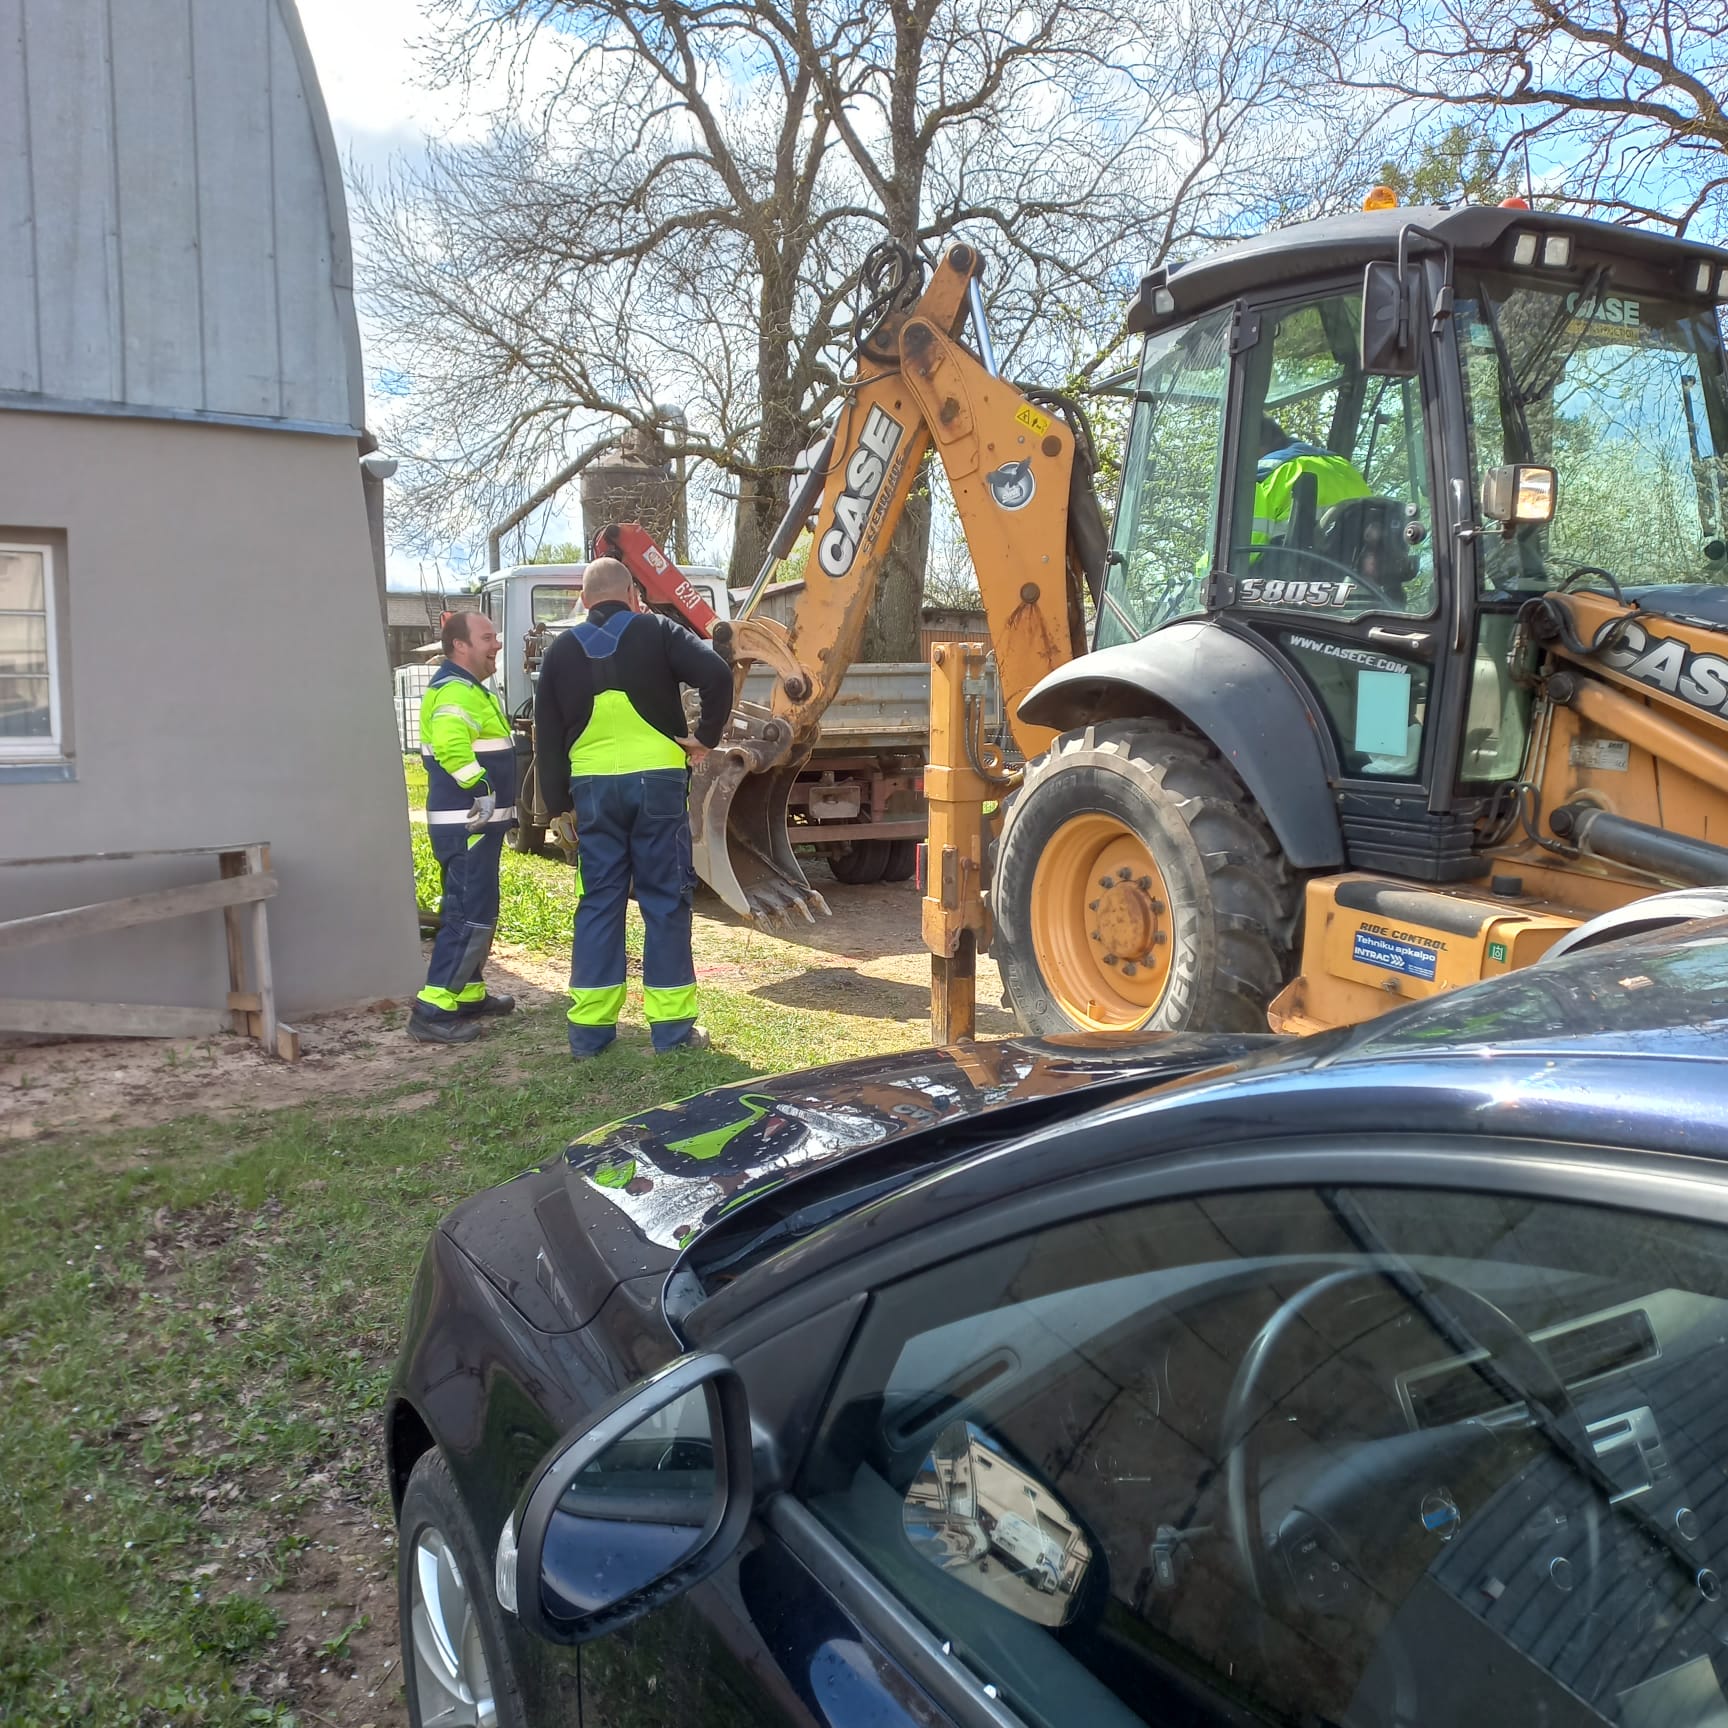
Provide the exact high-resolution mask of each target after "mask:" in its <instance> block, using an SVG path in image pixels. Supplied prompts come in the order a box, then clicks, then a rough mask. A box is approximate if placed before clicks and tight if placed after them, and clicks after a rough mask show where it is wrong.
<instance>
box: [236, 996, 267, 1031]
mask: <svg viewBox="0 0 1728 1728" xmlns="http://www.w3.org/2000/svg"><path fill="white" fill-rule="evenodd" d="M263 1008H264V998H263V997H262V996H260V995H259V994H258V992H257V991H256V990H230V991H229V992H228V1011H229V1013H231V1014H258V1013H261V1012H262V1011H263ZM235 1030H236V1031H238V1030H239V1028H238V1027H236V1028H235Z"/></svg>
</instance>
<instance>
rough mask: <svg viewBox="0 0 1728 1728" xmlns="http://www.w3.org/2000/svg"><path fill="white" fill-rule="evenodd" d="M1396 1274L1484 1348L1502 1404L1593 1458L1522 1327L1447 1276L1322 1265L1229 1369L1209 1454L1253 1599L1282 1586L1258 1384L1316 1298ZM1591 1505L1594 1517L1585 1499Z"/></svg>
mask: <svg viewBox="0 0 1728 1728" xmlns="http://www.w3.org/2000/svg"><path fill="white" fill-rule="evenodd" d="M1406 1279H1408V1280H1409V1281H1410V1282H1412V1283H1413V1284H1414V1285H1415V1286H1416V1289H1415V1291H1414V1293H1412V1294H1410V1295H1406V1296H1405V1300H1406V1302H1408V1303H1411V1304H1412V1305H1414V1306H1419V1307H1422V1308H1425V1309H1427V1310H1428V1311H1429V1313H1430V1315H1431V1316H1432V1317H1437V1318H1438V1319H1439V1321H1440V1323H1441V1327H1442V1330H1443V1331H1445V1332H1448V1333H1450V1334H1451V1336H1449V1337H1448V1338H1447V1342H1448V1344H1450V1345H1451V1346H1452V1347H1453V1348H1454V1349H1455V1351H1456V1352H1457V1353H1458V1354H1460V1355H1462V1354H1464V1353H1465V1352H1466V1351H1469V1350H1472V1349H1482V1350H1486V1351H1487V1352H1488V1355H1489V1358H1490V1363H1491V1367H1492V1370H1493V1372H1494V1374H1495V1375H1496V1376H1497V1377H1498V1378H1499V1379H1500V1380H1501V1381H1502V1382H1503V1383H1504V1386H1505V1389H1506V1392H1507V1402H1508V1403H1513V1402H1517V1401H1523V1402H1524V1403H1526V1404H1527V1405H1529V1406H1530V1408H1531V1410H1532V1413H1533V1414H1535V1415H1536V1417H1537V1422H1538V1425H1539V1426H1542V1427H1545V1428H1546V1429H1547V1430H1548V1432H1549V1433H1550V1435H1552V1436H1554V1437H1555V1438H1556V1439H1557V1440H1558V1442H1559V1443H1560V1445H1561V1446H1563V1447H1564V1448H1566V1449H1567V1450H1575V1451H1576V1452H1578V1453H1581V1454H1582V1455H1583V1456H1584V1457H1586V1458H1590V1457H1593V1456H1594V1454H1593V1452H1592V1449H1591V1445H1590V1439H1589V1436H1588V1434H1587V1433H1586V1432H1585V1427H1584V1420H1583V1418H1582V1416H1580V1415H1579V1413H1578V1407H1577V1406H1576V1405H1575V1404H1574V1403H1573V1401H1572V1394H1571V1393H1570V1392H1569V1391H1567V1389H1566V1383H1565V1381H1564V1380H1562V1379H1561V1378H1560V1376H1559V1375H1558V1374H1557V1373H1556V1372H1555V1370H1554V1367H1553V1365H1552V1363H1550V1362H1549V1360H1548V1358H1547V1357H1546V1356H1545V1355H1543V1353H1542V1352H1541V1351H1540V1350H1539V1349H1538V1348H1537V1347H1536V1345H1535V1344H1534V1343H1532V1342H1531V1339H1530V1336H1529V1334H1528V1333H1526V1332H1525V1331H1524V1330H1523V1328H1522V1327H1520V1326H1519V1325H1518V1323H1517V1322H1516V1321H1515V1320H1513V1319H1512V1317H1511V1316H1510V1315H1509V1314H1507V1313H1506V1312H1505V1311H1504V1310H1503V1309H1501V1308H1498V1307H1496V1306H1495V1305H1494V1303H1492V1302H1490V1301H1489V1300H1488V1299H1487V1298H1486V1297H1485V1296H1479V1295H1477V1293H1476V1292H1475V1291H1473V1290H1467V1289H1465V1288H1464V1287H1463V1286H1462V1285H1459V1284H1454V1283H1452V1282H1451V1281H1450V1280H1449V1279H1444V1278H1436V1277H1431V1276H1426V1275H1424V1276H1422V1277H1420V1278H1418V1277H1417V1276H1416V1274H1414V1273H1412V1272H1408V1271H1404V1270H1402V1269H1400V1270H1398V1271H1393V1270H1391V1269H1381V1268H1375V1267H1353V1268H1349V1269H1347V1270H1344V1271H1335V1272H1329V1273H1327V1274H1326V1275H1325V1276H1323V1277H1320V1278H1316V1279H1315V1280H1314V1281H1313V1282H1312V1283H1310V1284H1307V1285H1305V1286H1304V1287H1303V1288H1302V1289H1301V1290H1298V1291H1297V1292H1296V1294H1295V1295H1293V1296H1291V1297H1290V1298H1288V1299H1287V1300H1286V1301H1285V1302H1284V1303H1282V1304H1281V1305H1280V1306H1279V1308H1278V1309H1277V1311H1276V1312H1275V1313H1274V1314H1273V1315H1272V1317H1271V1318H1270V1319H1269V1320H1268V1321H1267V1322H1266V1324H1265V1325H1264V1326H1262V1327H1261V1328H1260V1330H1259V1332H1258V1333H1257V1334H1256V1335H1255V1338H1254V1341H1253V1343H1252V1344H1250V1345H1249V1347H1248V1350H1247V1353H1246V1354H1245V1355H1244V1356H1243V1358H1242V1361H1241V1364H1240V1366H1239V1367H1238V1368H1237V1370H1236V1377H1235V1380H1234V1381H1233V1383H1232V1384H1231V1387H1230V1396H1229V1398H1228V1399H1227V1400H1226V1402H1225V1406H1224V1417H1223V1421H1222V1423H1221V1425H1220V1430H1219V1439H1218V1456H1219V1457H1220V1458H1221V1459H1223V1460H1224V1461H1225V1466H1226V1471H1227V1521H1228V1525H1229V1531H1230V1539H1231V1541H1232V1543H1233V1545H1234V1547H1235V1549H1236V1553H1237V1555H1238V1557H1239V1559H1240V1561H1241V1565H1242V1570H1243V1573H1244V1574H1245V1576H1246V1577H1247V1579H1248V1581H1249V1583H1250V1585H1251V1586H1252V1588H1253V1591H1254V1595H1255V1597H1256V1599H1257V1600H1258V1601H1259V1602H1260V1603H1261V1604H1262V1606H1265V1607H1268V1608H1272V1607H1276V1606H1277V1605H1278V1603H1279V1602H1280V1601H1281V1600H1282V1598H1283V1597H1284V1596H1285V1595H1286V1594H1287V1590H1286V1589H1284V1588H1282V1587H1281V1584H1280V1580H1279V1578H1278V1574H1277V1572H1276V1571H1275V1570H1274V1558H1275V1553H1274V1551H1275V1549H1276V1547H1277V1535H1276V1533H1273V1534H1271V1535H1269V1534H1268V1533H1267V1531H1266V1530H1265V1528H1264V1527H1263V1525H1262V1523H1261V1510H1260V1498H1261V1487H1262V1481H1261V1478H1262V1456H1261V1455H1262V1450H1263V1438H1262V1437H1263V1432H1264V1428H1265V1423H1264V1420H1263V1419H1264V1417H1265V1416H1266V1415H1267V1414H1268V1412H1269V1409H1270V1406H1271V1400H1269V1399H1268V1398H1267V1396H1266V1394H1265V1391H1264V1387H1265V1384H1266V1382H1267V1380H1268V1378H1269V1375H1270V1370H1271V1368H1272V1365H1273V1363H1274V1362H1275V1361H1276V1360H1277V1359H1278V1357H1279V1355H1280V1353H1281V1352H1282V1351H1283V1350H1284V1349H1285V1348H1286V1347H1287V1346H1288V1344H1289V1342H1290V1340H1291V1338H1292V1337H1293V1336H1294V1335H1295V1334H1296V1333H1297V1331H1298V1322H1300V1321H1301V1320H1302V1318H1303V1317H1304V1316H1305V1315H1306V1314H1307V1313H1308V1312H1309V1310H1310V1309H1312V1308H1314V1307H1315V1306H1316V1305H1317V1304H1318V1303H1319V1302H1321V1301H1322V1300H1324V1299H1325V1298H1327V1297H1330V1296H1332V1295H1334V1294H1336V1293H1337V1292H1339V1291H1341V1290H1345V1289H1348V1288H1349V1287H1350V1286H1351V1285H1353V1284H1369V1283H1372V1284H1380V1285H1382V1286H1385V1285H1388V1284H1390V1285H1392V1287H1393V1288H1395V1289H1396V1288H1398V1286H1399V1285H1400V1284H1401V1283H1402V1282H1403V1281H1404V1280H1406ZM1448 1432H1449V1431H1435V1439H1434V1442H1433V1443H1434V1444H1436V1445H1444V1444H1445V1443H1446V1436H1447V1433H1448ZM1415 1438H1416V1444H1417V1445H1422V1444H1424V1442H1423V1441H1422V1440H1421V1438H1420V1437H1415ZM1413 1449H1414V1448H1413ZM1592 1508H1593V1512H1592V1516H1594V1499H1592ZM1455 1514H1456V1508H1454V1515H1455ZM1592 1546H1594V1542H1592Z"/></svg>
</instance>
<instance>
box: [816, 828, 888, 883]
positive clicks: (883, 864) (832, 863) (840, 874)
mask: <svg viewBox="0 0 1728 1728" xmlns="http://www.w3.org/2000/svg"><path fill="white" fill-rule="evenodd" d="M828 868H829V869H830V870H832V871H833V872H834V880H835V881H836V882H845V883H847V884H848V885H850V886H851V887H854V888H858V887H862V886H863V885H864V884H865V883H866V882H880V881H881V880H882V872H883V871H884V870H886V869H887V868H888V842H887V841H886V840H854V841H853V842H852V843H851V845H849V846H836V847H835V848H834V850H833V851H831V852H830V853H829V854H828Z"/></svg>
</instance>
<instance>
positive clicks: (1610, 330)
mask: <svg viewBox="0 0 1728 1728" xmlns="http://www.w3.org/2000/svg"><path fill="white" fill-rule="evenodd" d="M1457 318H1458V338H1459V353H1460V357H1461V361H1462V365H1463V370H1464V393H1465V402H1466V406H1467V409H1468V415H1469V424H1470V458H1471V471H1472V474H1473V476H1474V483H1475V485H1476V487H1477V489H1478V492H1477V497H1478V503H1480V487H1481V481H1482V476H1483V474H1484V473H1485V472H1486V471H1487V470H1488V469H1490V468H1494V467H1497V466H1499V465H1501V464H1503V463H1511V462H1534V463H1541V464H1544V465H1547V466H1550V467H1552V468H1554V469H1555V470H1556V471H1557V472H1558V475H1559V500H1558V506H1557V509H1556V511H1555V516H1554V520H1553V521H1552V522H1551V523H1546V524H1542V525H1539V526H1538V525H1529V526H1526V527H1523V528H1520V529H1519V530H1518V531H1517V532H1516V533H1515V534H1513V535H1511V536H1510V537H1506V538H1502V537H1501V536H1500V535H1498V534H1496V533H1490V534H1489V535H1488V536H1486V537H1485V538H1484V540H1483V542H1482V545H1483V559H1482V569H1483V575H1484V580H1485V582H1486V585H1487V586H1488V588H1489V589H1490V590H1498V591H1514V592H1530V591H1533V590H1540V589H1544V588H1549V587H1554V586H1557V585H1558V584H1559V583H1561V582H1563V581H1565V580H1566V578H1567V577H1568V576H1570V575H1571V574H1572V573H1573V572H1575V571H1577V570H1579V569H1580V568H1581V567H1590V568H1593V569H1598V570H1605V571H1607V572H1608V573H1609V574H1610V575H1611V576H1613V577H1614V578H1615V579H1616V580H1617V581H1618V582H1619V583H1620V584H1621V585H1622V586H1623V587H1624V588H1626V589H1628V590H1639V589H1648V588H1654V587H1671V586H1688V587H1704V586H1711V585H1714V586H1718V587H1722V588H1728V459H1725V458H1728V392H1725V389H1724V379H1723V356H1722V331H1721V328H1720V325H1719V322H1718V314H1717V312H1716V310H1715V309H1714V308H1713V307H1709V306H1700V305H1687V304H1684V303H1682V302H1679V301H1669V300H1659V299H1653V298H1649V297H1644V296H1637V297H1635V296H1632V295H1628V294H1624V293H1621V292H1619V291H1617V290H1616V289H1614V288H1613V287H1611V286H1610V285H1609V284H1608V283H1607V282H1606V280H1605V278H1604V277H1603V276H1602V275H1600V274H1599V275H1598V276H1596V277H1594V278H1592V279H1591V280H1590V281H1588V282H1587V283H1585V285H1584V286H1583V287H1578V286H1576V285H1567V284H1563V283H1555V284H1549V283H1544V282H1538V281H1533V280H1532V279H1530V278H1529V277H1524V276H1502V275H1482V276H1479V277H1477V278H1475V279H1473V280H1472V279H1468V278H1467V279H1465V281H1463V282H1462V283H1461V285H1460V293H1459V299H1458V305H1457Z"/></svg>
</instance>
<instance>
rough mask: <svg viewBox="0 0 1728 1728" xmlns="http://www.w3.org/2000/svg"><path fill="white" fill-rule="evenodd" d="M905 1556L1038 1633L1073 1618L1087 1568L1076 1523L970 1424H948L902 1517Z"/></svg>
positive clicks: (1086, 1544)
mask: <svg viewBox="0 0 1728 1728" xmlns="http://www.w3.org/2000/svg"><path fill="white" fill-rule="evenodd" d="M901 1519H902V1525H903V1528H904V1529H905V1532H906V1538H907V1540H908V1541H909V1542H910V1543H911V1545H912V1551H913V1552H914V1553H915V1554H917V1555H919V1556H920V1557H921V1558H922V1559H924V1560H927V1561H928V1562H929V1563H930V1564H931V1565H932V1566H934V1567H936V1568H937V1570H938V1571H940V1572H944V1573H946V1574H947V1575H948V1576H949V1577H950V1578H953V1579H956V1580H958V1582H960V1583H962V1584H965V1585H967V1586H968V1587H969V1588H971V1589H973V1590H976V1591H978V1593H979V1594H980V1595H983V1596H988V1597H989V1598H990V1599H991V1600H992V1601H993V1602H998V1603H1000V1604H1002V1605H1003V1606H1004V1607H1007V1608H1011V1609H1013V1611H1014V1612H1015V1613H1016V1614H1019V1615H1020V1616H1021V1617H1022V1618H1024V1619H1027V1620H1031V1621H1033V1622H1035V1623H1036V1624H1037V1625H1040V1626H1063V1625H1066V1624H1067V1622H1068V1621H1069V1620H1071V1619H1072V1618H1073V1617H1074V1613H1075V1610H1076V1607H1077V1604H1078V1598H1079V1594H1080V1587H1081V1585H1082V1584H1083V1583H1084V1582H1085V1580H1086V1575H1087V1572H1088V1571H1089V1570H1090V1568H1091V1565H1092V1544H1091V1542H1090V1541H1089V1540H1088V1539H1087V1536H1086V1533H1085V1531H1084V1530H1083V1529H1082V1528H1081V1525H1080V1520H1079V1519H1078V1518H1076V1517H1075V1516H1074V1514H1073V1513H1072V1512H1070V1511H1069V1510H1068V1508H1067V1507H1066V1506H1065V1505H1063V1503H1062V1502H1061V1501H1060V1500H1059V1499H1057V1497H1056V1495H1055V1494H1054V1493H1052V1492H1051V1490H1050V1488H1049V1487H1048V1486H1047V1485H1046V1484H1045V1483H1044V1482H1042V1481H1040V1480H1039V1479H1038V1477H1037V1476H1035V1475H1033V1474H1032V1472H1031V1471H1029V1470H1027V1469H1025V1468H1023V1467H1022V1466H1021V1465H1020V1464H1018V1463H1017V1462H1016V1461H1015V1460H1014V1459H1013V1458H1011V1457H1009V1455H1008V1454H1007V1453H1006V1452H1004V1451H1003V1450H1002V1449H1001V1447H1000V1446H999V1445H998V1444H997V1443H996V1441H995V1440H993V1439H992V1438H991V1437H990V1435H989V1434H988V1433H986V1432H985V1430H984V1429H982V1428H980V1427H979V1426H978V1424H977V1423H975V1422H950V1423H949V1424H948V1425H947V1426H946V1427H945V1428H943V1430H942V1432H941V1433H940V1434H938V1435H937V1436H936V1439H935V1443H934V1444H933V1445H932V1446H931V1448H930V1450H929V1452H928V1453H927V1454H926V1456H925V1459H924V1462H923V1464H922V1465H920V1466H919V1469H918V1474H917V1475H916V1476H914V1477H913V1479H912V1486H911V1487H910V1488H909V1489H907V1491H906V1502H905V1506H904V1509H903V1511H902V1514H901Z"/></svg>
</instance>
